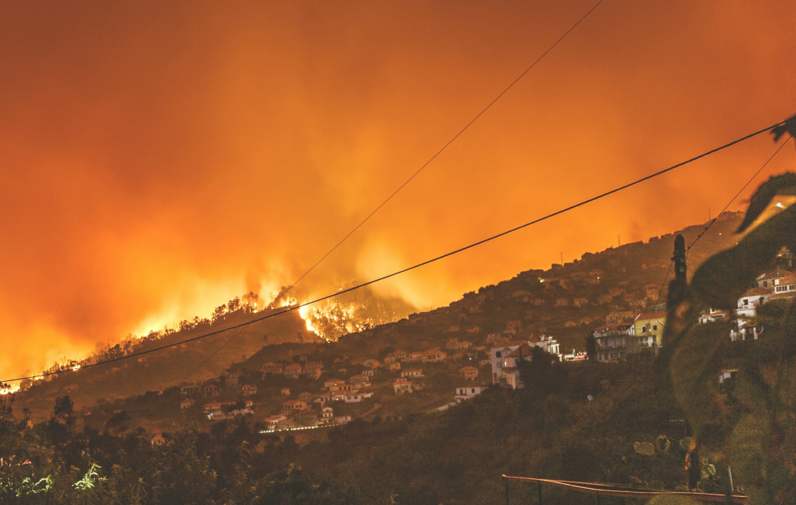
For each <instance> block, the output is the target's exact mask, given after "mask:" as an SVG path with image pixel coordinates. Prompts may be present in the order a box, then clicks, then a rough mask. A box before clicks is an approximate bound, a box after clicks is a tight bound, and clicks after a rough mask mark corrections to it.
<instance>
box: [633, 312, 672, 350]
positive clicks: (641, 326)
mask: <svg viewBox="0 0 796 505" xmlns="http://www.w3.org/2000/svg"><path fill="white" fill-rule="evenodd" d="M665 325H666V312H664V311H662V310H660V311H645V312H641V313H640V314H639V315H637V316H636V318H635V319H634V320H633V334H634V335H635V336H637V337H639V338H640V342H639V345H640V346H641V347H650V348H653V349H658V348H660V347H662V346H663V328H664V326H665Z"/></svg>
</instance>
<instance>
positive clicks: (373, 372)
mask: <svg viewBox="0 0 796 505" xmlns="http://www.w3.org/2000/svg"><path fill="white" fill-rule="evenodd" d="M360 375H362V376H364V377H368V378H371V379H372V378H373V377H374V376H375V375H376V370H374V369H372V368H367V369H365V370H362V373H361V374H360Z"/></svg>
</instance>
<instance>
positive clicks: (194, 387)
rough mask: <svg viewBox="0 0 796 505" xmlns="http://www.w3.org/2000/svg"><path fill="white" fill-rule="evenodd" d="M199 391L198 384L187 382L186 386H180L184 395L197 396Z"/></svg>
mask: <svg viewBox="0 0 796 505" xmlns="http://www.w3.org/2000/svg"><path fill="white" fill-rule="evenodd" d="M198 393H199V385H198V384H185V385H184V386H180V394H181V395H183V396H196V395H197V394H198Z"/></svg>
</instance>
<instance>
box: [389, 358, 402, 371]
mask: <svg viewBox="0 0 796 505" xmlns="http://www.w3.org/2000/svg"><path fill="white" fill-rule="evenodd" d="M388 367H389V370H390V371H391V372H397V371H399V370H400V369H401V362H400V361H396V362H394V363H390V364H389V365H388Z"/></svg>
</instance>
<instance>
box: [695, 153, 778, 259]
mask: <svg viewBox="0 0 796 505" xmlns="http://www.w3.org/2000/svg"><path fill="white" fill-rule="evenodd" d="M789 140H791V139H788V141H789ZM788 141H785V142H783V143H781V144H780V145H779V146H777V148H776V149H774V152H773V153H771V156H769V157H768V159H766V161H765V162H764V163H763V164H762V165H760V168H758V169H757V170H756V171H755V173H753V174H752V176H751V177H749V179H747V180H746V182H744V184H743V186H741V189H739V190H738V192H737V193H735V194H734V195H733V197H732V198H730V200H729V201H728V202H727V205H725V206H724V208H723V209H721V211H720V212H719V213H718V214H716V217H714V218H713V219H711V220H710V221H709V222H708V224H707V225H706V226H705V227H704V228H703V229H702V231H701V232H699V235H697V236H696V238H694V240H693V241H692V242H691V243H690V244H689V245H688V247H687V248H686V250H685V252H686V253H687V252H688V251H690V250H691V248H692V247H694V245H695V244H696V243H697V242H699V239H701V238H702V237H703V236H704V235H705V233H707V232H708V230H710V228H711V227H712V226H713V225H714V224H715V223H716V221H718V219H719V216H721V215H722V214H723V213H724V212H726V211H727V209H729V208H730V205H732V204H733V202H734V201H735V200H736V199H737V198H738V197H739V196H741V194H742V193H743V192H744V191H746V188H747V187H749V185H750V184H752V181H754V180H755V179H756V178H757V176H758V175H760V172H762V171H763V170H765V168H766V167H767V166H768V164H769V163H771V162H772V161H773V160H774V158H776V157H777V155H778V154H779V152H780V151H781V150H782V148H783V147H785V144H787V143H788Z"/></svg>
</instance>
